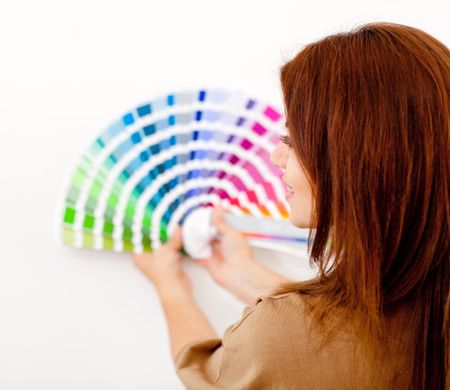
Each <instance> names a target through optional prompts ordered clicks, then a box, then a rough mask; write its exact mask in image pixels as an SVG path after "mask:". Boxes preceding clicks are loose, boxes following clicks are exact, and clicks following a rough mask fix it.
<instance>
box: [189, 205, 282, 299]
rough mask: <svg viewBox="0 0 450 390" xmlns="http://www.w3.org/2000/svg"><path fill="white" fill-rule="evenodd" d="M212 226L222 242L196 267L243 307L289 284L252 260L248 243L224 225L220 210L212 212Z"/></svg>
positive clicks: (237, 232)
mask: <svg viewBox="0 0 450 390" xmlns="http://www.w3.org/2000/svg"><path fill="white" fill-rule="evenodd" d="M212 223H213V225H214V226H215V227H216V228H217V230H218V231H219V233H220V234H221V235H222V239H221V240H213V241H212V242H211V246H212V251H213V254H212V256H211V257H210V258H209V259H197V261H196V263H198V264H200V265H202V266H203V267H205V268H206V269H207V270H208V271H209V273H210V274H211V276H212V277H213V279H214V280H215V281H216V282H217V283H218V284H219V285H221V286H222V287H224V288H225V289H227V290H229V291H230V292H231V293H232V294H234V295H235V296H236V297H238V298H239V299H241V300H242V301H244V302H245V303H247V304H253V303H254V302H255V300H256V299H257V298H258V297H259V296H261V295H263V294H266V293H270V292H271V290H272V289H273V288H274V287H276V286H277V285H278V284H279V283H281V282H288V281H289V279H287V278H285V277H284V276H282V275H279V274H277V273H275V272H272V271H271V270H269V269H267V268H265V267H264V266H262V265H261V264H259V263H257V262H256V261H255V260H254V259H253V256H252V250H251V247H250V245H249V243H248V241H247V239H246V238H245V237H244V236H243V235H242V233H240V232H239V231H238V230H237V229H235V228H233V227H232V226H230V225H229V224H228V223H227V222H226V221H225V218H224V215H223V211H222V210H221V209H220V208H215V209H214V210H213V212H212Z"/></svg>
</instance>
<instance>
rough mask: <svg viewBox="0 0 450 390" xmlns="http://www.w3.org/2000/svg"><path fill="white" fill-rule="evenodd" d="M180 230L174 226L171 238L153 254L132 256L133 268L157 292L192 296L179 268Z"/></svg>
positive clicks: (184, 275) (186, 278) (189, 283)
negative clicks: (134, 267)
mask: <svg viewBox="0 0 450 390" xmlns="http://www.w3.org/2000/svg"><path fill="white" fill-rule="evenodd" d="M182 244H183V238H182V235H181V229H180V227H179V226H176V228H175V229H174V232H173V234H172V237H170V239H169V240H168V241H167V242H165V243H164V244H163V245H161V246H160V247H159V248H158V249H157V250H156V251H154V252H153V253H139V254H135V255H134V256H133V262H134V264H135V266H136V267H137V268H138V269H140V270H141V271H142V272H143V274H144V275H145V276H146V277H147V278H148V279H149V280H150V281H151V282H152V283H153V284H154V285H155V287H156V289H157V290H158V292H159V293H160V294H161V292H162V291H164V292H167V291H174V292H176V293H179V292H181V293H186V294H192V284H191V281H190V279H189V277H188V276H187V274H186V273H185V272H184V270H183V269H182V267H181V254H180V249H181V246H182Z"/></svg>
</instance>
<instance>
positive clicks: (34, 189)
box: [0, 0, 449, 390]
mask: <svg viewBox="0 0 450 390" xmlns="http://www.w3.org/2000/svg"><path fill="white" fill-rule="evenodd" d="M443 5H444V1H442V2H438V1H426V2H422V1H421V2H417V3H415V2H413V1H411V0H403V1H392V0H391V1H387V0H383V1H380V0H378V1H376V2H375V1H374V2H367V1H366V2H365V1H361V0H360V1H357V0H354V1H350V0H346V1H345V0H344V1H330V2H329V3H326V2H324V1H313V2H305V1H299V0H298V1H295V0H292V1H288V0H284V1H283V0H278V1H272V2H268V1H261V0H260V1H231V0H227V1H222V2H219V1H212V0H210V1H206V0H205V1H200V0H191V1H182V0H179V1H150V0H148V1H134V0H128V1H123V2H118V1H112V0H110V1H99V0H91V1H85V0H78V1H73V2H68V1H61V0H59V1H56V0H55V1H50V0H41V1H5V0H3V1H2V2H1V3H0V118H1V122H0V134H1V136H2V141H1V142H0V162H1V167H2V168H1V169H0V183H1V184H0V185H1V192H0V243H1V250H2V252H1V254H0V265H1V269H0V388H1V389H6V390H9V389H45V390H51V389H55V390H56V389H58V390H61V389H77V390H81V389H108V390H113V389H181V388H182V385H181V384H180V382H179V381H178V379H177V378H176V376H175V374H174V371H173V368H172V365H171V360H170V356H169V348H168V339H167V333H166V328H165V323H164V320H163V317H162V312H161V309H160V307H159V304H158V301H157V298H156V296H155V291H154V290H153V287H152V286H151V285H150V284H149V283H148V282H147V281H146V280H145V279H144V278H143V277H142V276H141V275H140V274H139V273H138V272H137V271H136V270H135V269H134V268H133V266H132V264H131V262H130V258H129V257H128V256H127V255H123V254H116V253H98V252H91V251H83V250H73V249H70V248H64V247H58V246H55V245H54V243H53V242H52V230H53V227H52V223H53V213H54V208H55V205H56V199H57V196H58V191H59V190H60V185H61V182H62V178H63V176H64V175H65V174H66V172H67V170H68V169H70V168H71V167H72V164H73V162H74V161H75V160H76V159H77V157H78V156H79V155H80V153H81V152H82V151H83V150H84V148H85V147H86V146H87V145H88V143H89V142H90V141H91V140H92V138H93V137H94V135H95V134H97V133H98V132H99V131H100V130H101V129H103V128H104V127H105V126H106V125H108V124H109V123H110V122H111V121H112V120H113V119H115V118H116V117H117V116H118V115H120V114H122V113H123V112H125V111H126V110H127V109H129V108H131V107H135V106H136V105H137V104H139V103H141V102H144V101H147V100H150V99H151V98H152V97H154V96H156V95H158V94H160V93H166V92H168V91H171V90H175V91H176V90H179V89H181V88H189V87H192V88H198V87H200V86H205V87H214V86H215V87H225V88H227V89H238V90H241V91H244V92H246V93H249V94H251V95H252V96H255V97H256V98H260V99H263V100H266V101H269V102H272V103H274V104H276V105H278V106H279V107H281V95H280V91H279V84H278V68H279V67H280V65H281V64H282V63H283V62H284V61H286V60H287V59H289V58H290V57H291V56H292V55H293V54H295V53H296V52H297V50H298V49H300V48H301V46H302V45H304V44H306V43H308V42H310V41H311V40H315V39H317V38H320V37H322V36H324V35H327V34H331V33H334V32H337V31H340V30H344V29H348V28H351V27H353V26H354V25H356V24H360V23H364V22H368V21H376V20H384V21H393V22H399V23H404V24H410V25H413V26H416V27H419V28H422V29H424V30H425V31H427V32H429V33H431V34H432V35H435V36H436V37H437V38H438V39H440V40H442V41H444V42H446V43H447V44H448V38H449V27H448V14H447V13H446V12H445V11H444V8H443ZM255 255H256V257H257V258H258V260H260V261H262V262H264V263H266V264H267V265H268V266H270V267H273V268H278V269H280V271H281V272H284V273H291V272H292V274H291V275H295V276H297V277H305V276H306V274H307V268H305V267H306V266H305V264H303V265H302V264H297V263H298V261H296V262H294V259H292V258H291V259H289V258H287V257H284V256H279V255H273V254H269V253H268V252H264V251H261V250H260V251H256V252H255ZM188 272H189V274H190V275H192V277H193V278H194V284H195V288H196V295H197V296H198V299H199V302H200V305H201V306H202V308H203V309H204V310H205V311H206V313H207V315H208V316H209V317H210V318H211V321H212V322H213V324H214V326H215V327H216V329H217V330H218V331H219V332H223V330H224V329H225V328H226V327H227V326H228V325H229V324H231V323H232V322H234V321H236V320H237V319H238V318H239V316H240V313H241V310H242V305H241V304H240V303H239V302H237V301H235V300H233V299H232V298H230V296H228V295H226V293H225V292H224V291H222V290H220V289H219V288H218V287H216V286H215V285H214V284H213V282H211V280H210V279H209V278H208V276H207V275H206V274H205V273H204V272H203V270H200V269H198V268H197V267H189V269H188Z"/></svg>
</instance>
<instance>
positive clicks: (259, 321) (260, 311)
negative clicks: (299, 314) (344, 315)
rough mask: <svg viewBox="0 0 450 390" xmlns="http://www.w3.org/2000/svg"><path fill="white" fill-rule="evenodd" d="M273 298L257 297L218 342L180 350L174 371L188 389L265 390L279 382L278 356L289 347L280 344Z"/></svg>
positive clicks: (280, 358) (198, 343)
mask: <svg viewBox="0 0 450 390" xmlns="http://www.w3.org/2000/svg"><path fill="white" fill-rule="evenodd" d="M280 297H281V296H280ZM277 298H278V297H276V298H274V297H260V298H258V300H257V301H256V303H255V304H254V305H253V306H249V307H246V308H245V309H244V311H243V313H242V316H241V319H240V320H239V321H238V322H236V323H235V324H233V325H231V326H230V327H228V328H227V329H226V331H225V333H224V335H223V338H222V339H208V340H201V341H196V342H192V343H190V344H188V345H185V346H184V347H183V348H182V349H181V350H180V352H179V353H178V354H177V356H176V359H175V368H176V371H177V374H178V376H179V378H180V380H181V381H182V382H183V383H184V385H185V386H186V388H187V389H188V390H189V389H195V390H209V389H265V388H270V387H268V384H270V383H272V384H273V383H281V382H280V380H281V381H283V378H281V377H280V378H277V376H279V375H283V377H284V375H285V374H286V372H287V371H286V367H282V366H283V364H284V363H283V362H284V360H283V356H282V355H283V354H285V353H286V352H288V351H286V350H285V349H286V348H289V346H288V345H286V344H285V343H282V344H283V345H280V339H281V340H283V339H284V341H286V340H285V337H286V336H288V335H287V334H286V332H284V331H283V329H280V325H281V322H280V321H279V319H277V314H279V313H277V311H278V310H277V306H278V305H279V304H278V303H277V302H276V301H278V300H277ZM297 325H298V324H297ZM297 345H298V340H297ZM274 346H275V347H274ZM280 354H281V355H280ZM288 370H289V368H288ZM284 378H285V377H284ZM285 388H288V387H285ZM292 388H294V387H292Z"/></svg>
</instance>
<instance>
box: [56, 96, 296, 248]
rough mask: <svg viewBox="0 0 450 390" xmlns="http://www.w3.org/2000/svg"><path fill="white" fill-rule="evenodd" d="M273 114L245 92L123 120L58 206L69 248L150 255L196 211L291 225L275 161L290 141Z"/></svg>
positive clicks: (160, 101) (170, 100)
mask: <svg viewBox="0 0 450 390" xmlns="http://www.w3.org/2000/svg"><path fill="white" fill-rule="evenodd" d="M284 122H285V121H284V118H283V116H282V114H281V113H280V112H279V111H278V110H277V109H275V108H274V107H272V106H270V105H268V104H265V103H263V102H260V101H258V100H256V99H252V98H249V97H247V96H245V95H244V94H242V93H239V92H229V91H223V90H199V91H182V92H179V93H173V94H168V95H166V96H162V97H158V98H156V99H154V100H152V101H150V102H148V103H145V104H141V105H139V106H138V107H136V108H134V109H133V110H130V111H128V112H126V113H125V114H124V115H122V116H121V117H120V118H119V119H118V120H116V121H115V122H114V123H112V124H111V125H110V126H109V127H108V128H106V129H105V130H104V131H103V132H101V134H100V135H99V136H98V137H97V138H95V140H94V141H93V142H92V143H91V145H90V147H89V148H88V150H87V151H86V152H85V153H83V155H82V156H81V157H80V159H79V161H78V163H77V164H76V166H75V168H74V169H73V172H72V175H71V178H70V179H69V180H68V185H67V186H66V187H65V188H64V196H63V199H62V201H61V205H60V208H61V209H60V212H59V214H58V221H57V234H58V238H59V240H60V241H61V242H62V243H64V244H66V245H70V246H75V247H82V248H92V249H98V250H102V249H105V250H115V251H119V252H120V251H124V252H137V251H152V250H154V249H156V248H158V246H159V245H160V244H161V243H163V242H164V241H166V240H167V238H168V235H169V232H170V231H172V229H173V227H174V226H175V224H177V223H179V224H183V221H184V220H185V219H186V217H187V216H188V215H189V214H190V213H191V212H192V211H194V210H196V209H197V208H199V207H211V206H213V205H221V206H223V207H225V208H226V209H228V210H229V211H230V212H232V213H234V214H236V215H244V214H245V215H250V216H254V217H257V218H261V219H262V222H263V221H264V219H265V218H266V219H267V218H268V219H287V218H288V204H287V202H286V200H285V187H284V185H283V183H282V180H281V176H282V171H281V170H280V169H279V168H277V167H275V166H274V165H273V164H272V163H271V161H270V153H271V152H272V150H273V148H274V147H275V145H276V144H277V143H278V142H279V138H280V135H282V134H284V133H285V127H284Z"/></svg>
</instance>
